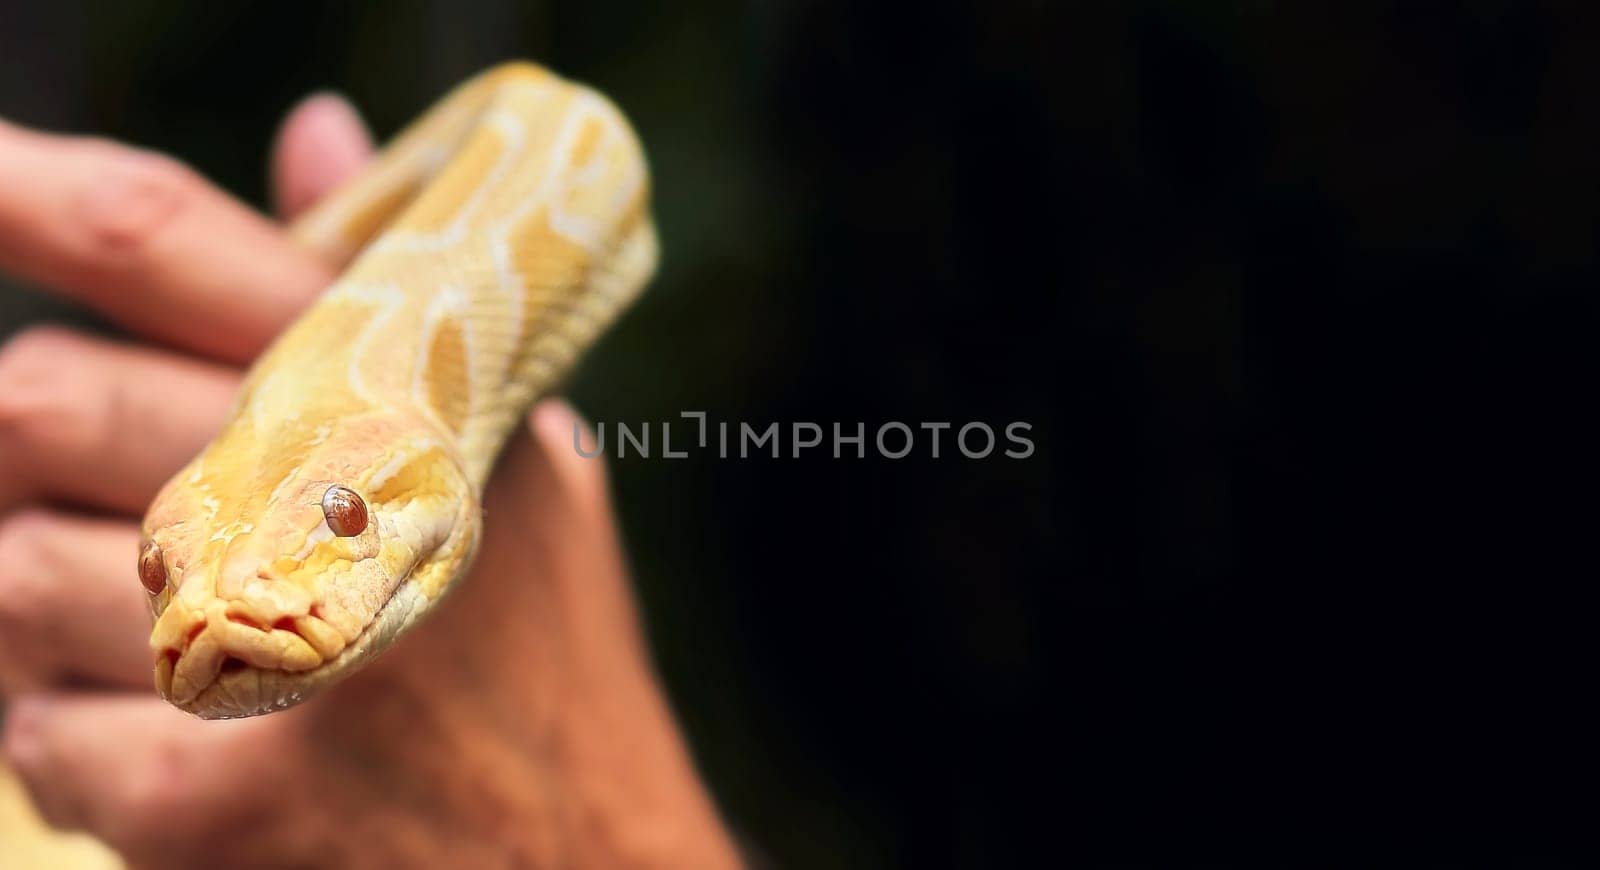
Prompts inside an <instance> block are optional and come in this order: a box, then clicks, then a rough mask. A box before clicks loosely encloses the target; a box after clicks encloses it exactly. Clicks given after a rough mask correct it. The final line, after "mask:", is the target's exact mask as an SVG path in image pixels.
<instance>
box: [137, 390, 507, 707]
mask: <svg viewBox="0 0 1600 870" xmlns="http://www.w3.org/2000/svg"><path fill="white" fill-rule="evenodd" d="M435 431H436V430H433V429H431V428H430V427H428V426H427V425H426V424H424V423H421V422H420V421H417V420H408V419H405V418H401V417H396V416H393V415H377V414H373V415H366V416H354V417H347V418H340V419H338V420H337V422H332V423H326V424H323V425H321V426H319V427H309V426H304V425H301V424H299V423H298V421H291V422H290V423H288V424H285V425H284V426H282V427H276V428H274V429H273V430H272V431H270V432H265V433H264V432H261V431H258V430H256V429H254V428H253V427H251V426H250V425H248V424H247V423H236V424H234V425H232V426H230V427H229V429H228V430H227V431H225V432H224V433H223V434H222V436H220V437H219V438H218V439H217V440H216V441H215V442H213V443H212V445H211V446H210V447H209V448H207V449H206V451H205V452H204V453H202V454H201V455H200V456H199V457H197V458H196V459H195V460H194V461H193V462H191V463H190V464H189V465H188V466H187V467H186V468H185V469H184V470H182V471H181V472H179V473H178V475H177V476H175V477H174V478H173V479H172V480H171V481H170V482H169V483H168V484H167V485H166V487H165V488H164V489H163V490H162V492H161V494H160V495H159V496H157V498H156V500H155V502H154V503H153V504H152V506H151V508H150V510H149V512H148V513H147V515H146V518H145V525H144V540H143V542H142V544H141V551H140V555H139V576H140V580H141V582H142V583H143V584H144V587H145V589H146V591H147V592H149V593H150V604H151V608H152V611H153V613H154V614H155V616H156V624H155V628H154V630H153V631H152V632H151V638H150V644H151V649H152V651H153V653H154V654H155V672H156V687H157V689H158V690H159V691H160V692H161V695H162V696H163V697H164V698H166V699H167V700H168V701H169V702H171V703H172V704H174V705H175V706H178V707H180V708H182V709H184V710H187V711H189V712H191V713H195V714H196V715H199V716H201V717H203V718H227V717H235V716H249V715H255V714H259V713H266V712H270V711H272V710H276V709H282V708H284V707H288V706H292V705H293V704H296V703H298V702H300V701H302V700H305V699H306V698H309V697H310V696H312V695H313V694H315V693H316V692H317V691H319V690H320V689H322V688H324V687H325V686H327V685H329V684H331V683H333V682H336V681H337V680H338V679H342V678H343V677H345V676H347V675H349V674H350V673H352V672H353V671H354V670H355V669H356V668H358V667H360V666H361V665H363V664H365V663H366V662H367V661H368V660H370V659H371V658H372V657H373V656H375V655H376V654H377V653H378V652H379V651H381V650H382V649H383V648H384V647H386V646H387V645H388V644H389V642H390V641H392V640H393V639H394V638H395V637H396V636H397V635H398V634H400V633H401V632H402V631H404V630H405V629H406V628H407V627H409V626H410V625H411V624H412V623H413V622H415V621H416V620H417V619H419V618H421V617H422V616H423V615H424V614H425V613H427V611H428V610H429V609H430V608H431V607H432V606H433V604H434V603H435V602H437V601H438V600H439V599H440V597H442V596H443V594H444V593H445V592H446V591H447V588H448V587H449V585H450V584H451V583H452V582H453V581H454V579H455V578H456V577H459V576H460V575H461V574H463V573H465V570H466V567H467V565H468V564H469V563H470V561H471V559H472V556H473V553H474V551H475V549H476V545H477V539H478V533H479V529H480V527H481V522H482V520H481V514H480V511H479V508H478V502H477V498H476V494H475V492H474V491H473V487H472V485H471V484H470V483H469V482H468V479H467V476H466V474H465V472H464V471H463V470H462V464H461V462H460V460H459V458H458V457H457V456H456V455H455V451H454V448H453V447H451V446H450V445H449V443H448V442H447V441H446V440H444V439H441V438H439V437H437V436H436V434H435Z"/></svg>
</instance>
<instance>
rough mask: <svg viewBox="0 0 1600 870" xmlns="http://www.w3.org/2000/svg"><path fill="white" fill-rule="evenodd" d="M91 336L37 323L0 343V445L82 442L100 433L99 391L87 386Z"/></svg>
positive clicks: (20, 448) (23, 446) (15, 447)
mask: <svg viewBox="0 0 1600 870" xmlns="http://www.w3.org/2000/svg"><path fill="white" fill-rule="evenodd" d="M88 346H89V340H88V339H86V338H84V337H83V336H81V335H77V334H76V333H73V332H71V331H70V330H66V329H61V328H58V327H35V328H32V329H29V330H27V331H24V332H22V333H21V334H19V335H17V336H16V337H14V338H12V339H11V340H10V341H9V342H7V343H6V344H5V346H4V347H0V445H8V446H10V447H11V448H12V449H13V450H14V451H24V452H25V451H26V450H27V449H28V448H37V447H39V446H41V445H59V446H64V447H73V446H83V445H84V444H85V443H87V442H91V441H92V440H93V438H94V437H95V436H96V435H97V427H96V426H95V425H94V423H95V420H96V418H97V416H99V417H103V416H104V415H103V414H99V415H97V414H96V413H95V407H96V405H95V403H94V402H92V401H91V402H86V401H85V399H86V398H89V397H92V396H93V395H95V392H94V391H92V390H86V389H84V387H85V386H86V385H85V380H86V379H85V376H84V366H83V362H82V361H83V359H84V352H85V350H86V349H87V348H88Z"/></svg>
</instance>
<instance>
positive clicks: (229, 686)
mask: <svg viewBox="0 0 1600 870" xmlns="http://www.w3.org/2000/svg"><path fill="white" fill-rule="evenodd" d="M175 603H176V602H175ZM212 604H214V605H217V606H213V607H208V608H207V609H206V611H204V612H198V611H191V612H192V613H193V614H194V615H193V617H191V618H190V620H189V627H188V629H187V631H186V632H185V634H184V637H183V639H182V642H181V644H180V645H171V646H168V647H166V648H164V649H163V650H162V651H161V652H160V654H159V655H158V656H157V659H156V689H157V691H158V692H159V693H160V694H161V696H162V698H164V699H165V700H166V701H167V702H168V703H171V704H172V705H173V706H175V707H178V708H179V709H181V710H184V711H186V712H188V713H192V714H194V715H196V716H198V717H200V718H202V719H236V718H243V717H247V716H259V715H262V714H265V713H271V712H275V711H278V710H284V709H288V708H289V707H293V706H295V705H297V704H300V703H301V702H303V701H306V700H308V699H310V698H311V697H312V696H314V695H315V694H317V693H318V692H319V691H321V690H322V689H323V688H325V687H327V686H329V685H331V684H333V683H334V682H336V681H338V680H340V679H343V678H344V677H346V676H348V675H349V674H350V673H351V672H353V671H354V670H356V669H357V668H359V667H360V666H361V665H363V664H365V662H366V661H367V660H369V659H370V658H372V657H373V656H374V655H375V654H376V653H377V652H379V651H380V650H381V649H383V648H384V647H386V646H387V645H388V643H389V641H390V640H392V639H393V637H394V635H395V634H397V633H398V632H397V631H396V630H395V627H397V626H398V625H401V624H404V623H409V622H410V621H411V619H414V618H415V616H416V615H418V614H420V613H421V611H422V610H424V609H425V608H426V604H427V601H426V598H425V596H423V594H422V592H421V589H420V587H419V586H418V585H417V584H416V583H415V582H412V581H411V580H410V578H409V577H408V578H407V579H406V580H404V581H402V582H401V584H400V585H399V586H398V587H397V588H396V589H395V591H394V593H393V594H391V595H390V596H389V598H388V600H386V601H385V602H384V603H383V604H382V605H381V606H380V607H379V608H378V610H377V612H376V613H375V614H374V615H373V617H372V618H371V619H370V620H368V621H367V623H366V625H365V626H363V627H362V628H361V629H360V630H359V631H358V632H356V633H355V634H354V636H353V637H352V638H350V639H349V640H348V641H347V640H346V638H345V636H344V635H343V634H341V633H340V632H339V631H338V630H337V629H336V628H335V627H334V625H333V623H332V622H331V621H330V620H331V619H334V617H333V616H332V614H330V613H328V612H327V610H328V608H324V607H322V606H320V605H312V607H311V608H310V610H309V612H308V613H307V614H305V615H303V616H296V617H283V618H280V619H278V620H276V621H275V622H273V623H272V624H270V625H268V624H264V623H262V622H260V621H259V620H256V619H253V618H251V617H249V616H248V615H244V614H241V613H239V612H238V610H237V609H230V608H229V607H228V606H227V605H225V604H222V603H221V602H212Z"/></svg>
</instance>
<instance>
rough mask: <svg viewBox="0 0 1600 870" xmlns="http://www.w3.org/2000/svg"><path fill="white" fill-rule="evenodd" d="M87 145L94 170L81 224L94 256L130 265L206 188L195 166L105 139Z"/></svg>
mask: <svg viewBox="0 0 1600 870" xmlns="http://www.w3.org/2000/svg"><path fill="white" fill-rule="evenodd" d="M83 148H84V150H85V152H86V159H87V162H88V164H89V166H90V167H91V169H90V171H89V172H88V173H86V177H87V178H88V179H89V181H88V183H87V184H86V185H85V187H84V188H83V192H82V195H81V197H80V199H79V202H78V208H77V212H78V217H79V223H80V226H81V227H82V228H83V230H84V232H85V233H86V234H87V238H88V241H89V244H90V246H91V248H92V249H93V255H97V256H98V257H100V258H101V259H103V260H105V261H107V264H108V265H112V264H114V265H117V266H126V265H127V264H128V263H129V261H130V260H133V261H137V260H138V259H139V258H140V257H141V256H143V255H145V254H146V253H148V252H149V250H150V248H151V247H152V244H153V243H154V241H155V240H156V239H157V238H159V236H160V234H161V231H162V229H163V228H164V227H166V226H167V225H168V224H169V223H170V222H171V220H172V218H173V217H175V216H176V215H178V214H179V213H180V212H182V211H183V210H184V209H185V208H186V207H188V206H189V205H190V204H191V203H193V202H194V200H195V198H196V197H197V196H198V195H199V194H200V192H201V191H202V189H203V187H204V184H203V182H202V181H201V179H200V176H199V175H197V174H196V173H195V172H194V171H193V170H191V169H190V168H189V167H187V166H185V165H183V164H182V163H180V162H178V161H176V160H173V159H172V158H170V157H167V156H165V155H161V154H156V153H153V152H149V151H141V150H138V149H134V148H128V147H126V146H123V145H117V144H115V143H110V142H103V141H92V142H87V143H84V145H83Z"/></svg>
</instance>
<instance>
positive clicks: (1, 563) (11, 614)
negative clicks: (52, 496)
mask: <svg viewBox="0 0 1600 870" xmlns="http://www.w3.org/2000/svg"><path fill="white" fill-rule="evenodd" d="M54 523H55V521H54V519H53V518H51V516H50V515H49V514H48V513H47V512H45V511H43V510H39V509H25V510H22V511H18V512H17V513H14V514H12V515H10V516H8V517H6V518H5V519H4V520H0V628H4V629H5V631H4V632H3V633H4V634H7V635H11V634H14V633H20V631H21V630H22V628H23V627H25V625H26V623H27V620H28V619H30V618H31V616H32V611H33V605H34V602H36V601H38V600H39V595H38V594H37V593H38V591H39V590H38V589H36V588H35V586H36V584H38V583H39V582H40V580H39V578H40V576H41V574H42V573H44V572H42V571H41V568H42V567H43V566H44V565H45V562H46V561H47V560H48V559H49V558H50V552H49V547H48V546H47V544H48V536H49V535H50V534H51V532H52V530H53V526H54Z"/></svg>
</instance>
